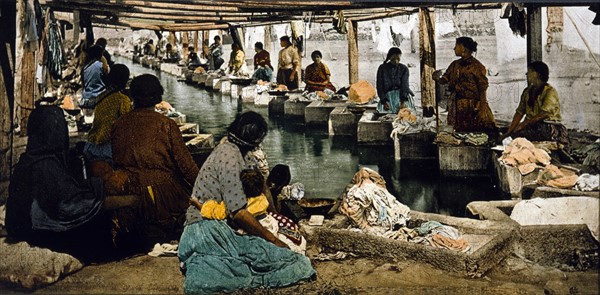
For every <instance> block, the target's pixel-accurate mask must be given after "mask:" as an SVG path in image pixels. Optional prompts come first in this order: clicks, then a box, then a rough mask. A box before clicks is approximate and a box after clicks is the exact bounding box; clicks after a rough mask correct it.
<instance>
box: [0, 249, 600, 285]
mask: <svg viewBox="0 0 600 295" xmlns="http://www.w3.org/2000/svg"><path fill="white" fill-rule="evenodd" d="M313 263H314V266H315V268H316V270H317V273H318V278H317V280H316V281H313V282H304V283H300V284H298V285H294V286H290V287H287V288H280V289H255V290H240V291H238V292H235V294H598V292H599V288H598V271H597V270H595V271H588V272H563V271H561V270H559V269H556V268H552V267H542V266H539V265H535V264H532V263H530V262H528V261H526V260H524V259H521V258H518V257H515V256H512V257H508V258H506V259H505V260H504V261H503V262H502V263H501V264H500V265H498V266H497V267H496V268H494V269H492V270H491V271H489V272H488V273H486V274H485V275H484V276H483V277H481V278H466V277H462V276H459V275H456V274H452V273H447V272H443V271H440V270H437V269H435V268H433V267H432V266H430V265H428V264H422V263H415V262H409V261H388V260H381V259H377V258H357V257H351V256H348V258H346V259H340V260H335V261H317V260H314V259H313ZM0 293H2V294H15V293H19V291H18V290H14V289H11V288H10V287H8V286H0ZM32 293H33V294H82V293H86V294H94V293H95V294H98V293H103V294H181V293H183V276H182V275H181V273H180V271H179V268H178V259H177V258H176V257H151V256H147V255H144V256H138V257H133V258H130V259H126V260H123V261H118V262H111V263H106V264H97V265H90V266H86V267H85V268H83V269H82V270H81V271H79V272H77V273H75V274H72V275H70V276H68V277H66V278H64V279H63V280H61V281H59V282H58V283H56V284H54V285H51V286H48V287H46V288H43V289H40V290H37V291H35V292H32Z"/></svg>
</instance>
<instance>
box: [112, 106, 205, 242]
mask: <svg viewBox="0 0 600 295" xmlns="http://www.w3.org/2000/svg"><path fill="white" fill-rule="evenodd" d="M111 142H112V150H113V161H114V167H115V169H117V170H119V171H125V172H126V173H127V175H128V176H129V183H130V184H129V185H128V186H127V188H126V191H125V192H124V193H125V194H128V193H131V194H139V195H140V196H141V197H142V200H141V201H142V202H141V208H140V212H139V215H140V218H141V219H142V221H143V222H144V223H145V224H146V225H147V226H148V227H150V226H152V227H157V228H158V229H159V230H158V231H156V232H155V233H152V236H151V235H150V234H148V236H149V238H150V239H152V238H156V239H161V240H164V241H169V240H170V239H171V238H172V237H174V236H176V234H177V233H179V234H180V233H181V229H182V227H183V220H184V218H185V217H184V216H185V210H186V208H187V207H188V204H189V196H190V193H191V184H192V183H193V182H194V179H195V178H196V176H197V175H198V166H197V165H196V163H195V162H194V160H193V159H192V156H191V154H190V152H189V151H188V149H187V147H186V146H185V143H184V141H183V137H182V136H181V132H180V131H179V127H178V126H177V123H175V121H173V120H171V119H169V118H167V117H166V116H163V115H161V114H160V113H157V112H155V111H154V110H152V109H134V110H133V111H131V112H130V113H128V114H126V115H125V116H123V117H121V118H120V119H119V120H117V122H116V123H115V126H114V129H113V133H112V138H111Z"/></svg>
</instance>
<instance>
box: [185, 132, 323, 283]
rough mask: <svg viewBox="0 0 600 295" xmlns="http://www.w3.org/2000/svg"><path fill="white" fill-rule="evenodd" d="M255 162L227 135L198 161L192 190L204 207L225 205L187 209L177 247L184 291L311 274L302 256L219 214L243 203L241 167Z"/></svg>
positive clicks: (289, 279) (245, 201)
mask: <svg viewBox="0 0 600 295" xmlns="http://www.w3.org/2000/svg"><path fill="white" fill-rule="evenodd" d="M254 166H256V163H255V162H253V161H252V159H251V158H250V157H243V156H242V154H241V152H240V149H239V148H238V146H237V145H235V144H233V143H231V142H229V141H224V142H223V143H221V144H219V145H218V146H217V147H216V148H215V149H214V150H213V152H212V153H211V154H210V156H209V157H208V159H206V162H205V163H204V165H203V166H202V169H201V171H200V173H199V174H198V177H197V179H196V183H195V185H194V190H193V196H195V197H197V198H198V199H199V201H200V203H202V204H203V207H202V209H203V211H204V205H206V204H212V205H210V206H211V207H212V208H223V207H224V209H225V211H224V212H221V211H219V212H216V211H214V210H213V211H211V212H210V213H211V214H210V215H209V214H206V213H207V212H203V214H202V216H201V215H200V211H199V210H198V209H197V208H196V207H194V206H190V207H189V209H188V213H187V224H186V227H185V229H184V232H183V235H182V236H181V239H180V242H179V253H178V257H179V261H181V262H182V265H183V266H182V267H183V269H184V270H185V281H184V291H185V293H186V294H206V293H208V294H212V293H215V292H221V291H224V292H232V291H234V290H237V289H242V288H258V287H279V286H286V285H290V284H293V283H295V282H297V281H299V280H302V279H307V278H310V277H311V276H312V275H314V273H315V271H314V269H313V268H312V266H311V264H310V261H309V260H308V258H306V257H305V256H303V255H300V254H297V253H294V252H292V251H291V250H289V249H284V248H280V247H277V246H275V245H274V244H272V243H270V242H268V241H266V240H264V239H263V238H261V237H257V236H252V235H239V234H237V233H236V232H235V231H234V230H233V229H232V228H231V227H230V226H229V225H228V224H227V221H225V220H221V219H222V218H223V217H228V216H231V214H232V213H234V212H236V211H237V210H239V209H243V208H246V207H247V206H248V199H247V198H246V195H245V194H244V190H243V187H242V181H241V179H240V172H241V171H242V170H243V169H247V168H252V167H254ZM263 207H264V206H263ZM207 217H210V218H212V219H208V218H207Z"/></svg>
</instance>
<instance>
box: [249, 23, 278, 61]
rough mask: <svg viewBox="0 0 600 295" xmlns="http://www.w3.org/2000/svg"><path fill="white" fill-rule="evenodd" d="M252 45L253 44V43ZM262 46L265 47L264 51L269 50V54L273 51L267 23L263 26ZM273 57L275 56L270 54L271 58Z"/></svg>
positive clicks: (269, 28)
mask: <svg viewBox="0 0 600 295" xmlns="http://www.w3.org/2000/svg"><path fill="white" fill-rule="evenodd" d="M252 46H254V44H253V45H252ZM264 48H265V50H266V51H268V52H270V53H271V54H273V53H275V52H274V51H273V50H272V44H271V26H269V25H267V26H265V39H264ZM274 57H275V56H272V57H271V59H273V58H274Z"/></svg>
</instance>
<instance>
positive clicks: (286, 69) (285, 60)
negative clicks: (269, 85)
mask: <svg viewBox="0 0 600 295" xmlns="http://www.w3.org/2000/svg"><path fill="white" fill-rule="evenodd" d="M298 64H300V56H299V55H298V50H297V49H296V48H295V47H293V46H288V47H286V48H283V49H281V50H280V51H279V65H278V67H279V68H278V69H277V83H278V84H284V85H285V86H287V88H288V89H289V90H294V89H298V87H299V84H298V83H299V81H298V73H297V72H294V73H293V74H294V75H295V78H294V80H293V81H291V80H290V75H291V74H292V72H293V71H294V66H295V65H298Z"/></svg>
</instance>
